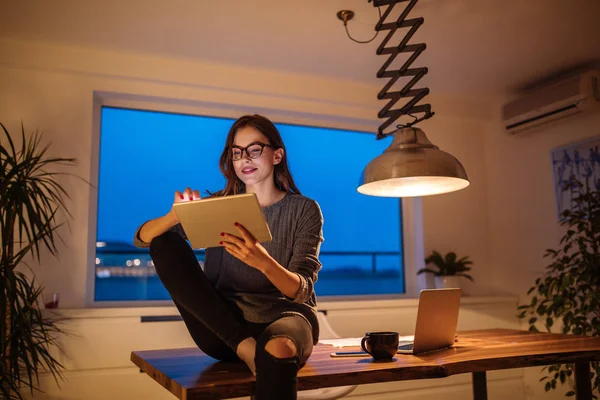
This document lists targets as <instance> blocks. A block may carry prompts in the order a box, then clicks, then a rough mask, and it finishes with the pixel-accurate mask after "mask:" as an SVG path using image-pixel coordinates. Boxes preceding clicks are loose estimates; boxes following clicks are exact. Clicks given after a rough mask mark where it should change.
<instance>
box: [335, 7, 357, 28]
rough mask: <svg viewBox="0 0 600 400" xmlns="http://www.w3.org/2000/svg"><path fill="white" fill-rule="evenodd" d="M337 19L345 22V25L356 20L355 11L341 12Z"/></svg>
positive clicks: (338, 13)
mask: <svg viewBox="0 0 600 400" xmlns="http://www.w3.org/2000/svg"><path fill="white" fill-rule="evenodd" d="M336 15H337V17H338V19H339V20H340V21H344V25H346V24H347V23H348V21H350V20H351V19H352V18H354V11H352V10H340V11H338V12H337V14H336Z"/></svg>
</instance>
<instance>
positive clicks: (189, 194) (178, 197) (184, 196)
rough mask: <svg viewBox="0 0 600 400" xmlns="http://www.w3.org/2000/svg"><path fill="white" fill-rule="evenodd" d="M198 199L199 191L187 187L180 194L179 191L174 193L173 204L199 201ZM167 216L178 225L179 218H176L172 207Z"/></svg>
mask: <svg viewBox="0 0 600 400" xmlns="http://www.w3.org/2000/svg"><path fill="white" fill-rule="evenodd" d="M200 198H201V197H200V192H199V191H197V190H192V189H191V188H189V187H188V188H186V189H185V190H184V191H183V192H180V191H179V190H177V191H176V192H175V197H174V199H173V203H182V202H184V201H190V200H199V199H200ZM169 214H171V217H172V218H173V219H174V220H175V221H177V223H179V218H177V214H175V210H174V209H173V207H171V211H169Z"/></svg>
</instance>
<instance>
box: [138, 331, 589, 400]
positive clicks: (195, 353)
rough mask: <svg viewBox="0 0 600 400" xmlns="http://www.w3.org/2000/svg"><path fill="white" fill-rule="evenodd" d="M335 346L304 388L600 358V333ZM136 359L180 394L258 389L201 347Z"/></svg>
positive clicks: (302, 381)
mask: <svg viewBox="0 0 600 400" xmlns="http://www.w3.org/2000/svg"><path fill="white" fill-rule="evenodd" d="M348 349H349V350H350V349H351V348H348ZM332 351H333V347H332V346H330V345H321V344H320V345H318V346H316V347H315V349H314V351H313V354H312V356H311V357H310V359H309V361H308V363H307V365H306V366H304V368H302V369H301V370H300V372H299V374H298V390H305V389H315V388H322V387H331V386H345V385H356V384H366V383H375V382H387V381H400V380H410V379H424V378H443V377H446V376H449V375H454V374H462V373H474V372H475V373H477V372H485V371H490V370H497V369H507V368H518V367H528V366H536V365H547V364H554V363H559V362H569V363H572V362H583V363H585V362H588V361H592V360H600V338H591V337H578V336H571V335H558V334H534V333H530V332H527V331H518V330H506V329H498V330H482V331H466V332H459V334H458V341H457V342H456V343H455V346H454V347H452V348H450V349H445V350H441V351H436V352H432V353H429V354H424V355H420V356H412V355H397V356H396V357H395V358H394V359H393V360H392V361H374V360H373V359H372V358H370V357H369V358H332V357H330V353H331V352H332ZM131 360H132V361H133V362H134V363H135V364H136V365H137V366H138V367H140V369H141V370H142V371H144V372H146V373H147V374H148V375H149V376H151V377H152V378H153V379H154V380H156V381H157V382H158V383H159V384H160V385H162V386H163V387H164V388H166V389H167V390H169V391H170V392H171V393H173V394H174V395H175V396H177V397H178V398H180V399H184V398H187V399H200V398H202V399H207V398H208V399H210V398H231V397H240V396H247V395H249V394H251V393H252V392H253V387H254V377H253V376H252V374H250V372H249V370H248V368H247V367H246V365H245V364H243V363H241V362H240V363H225V362H217V361H216V360H214V359H212V358H210V357H208V356H206V355H205V354H203V353H202V352H201V351H200V350H198V349H197V348H186V349H176V350H155V351H136V352H133V353H132V354H131ZM484 376H485V375H484ZM484 384H485V382H484ZM157 389H158V388H157Z"/></svg>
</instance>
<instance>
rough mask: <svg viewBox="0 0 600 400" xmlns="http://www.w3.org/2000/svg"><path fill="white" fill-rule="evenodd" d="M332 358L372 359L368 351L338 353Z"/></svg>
mask: <svg viewBox="0 0 600 400" xmlns="http://www.w3.org/2000/svg"><path fill="white" fill-rule="evenodd" d="M331 357H371V355H370V354H369V353H367V352H366V351H336V352H333V353H331Z"/></svg>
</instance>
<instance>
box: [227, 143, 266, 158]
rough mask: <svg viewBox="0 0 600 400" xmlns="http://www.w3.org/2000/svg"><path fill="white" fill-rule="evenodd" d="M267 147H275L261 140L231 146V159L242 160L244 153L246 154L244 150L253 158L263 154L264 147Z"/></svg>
mask: <svg viewBox="0 0 600 400" xmlns="http://www.w3.org/2000/svg"><path fill="white" fill-rule="evenodd" d="M265 147H270V148H274V147H273V146H271V145H270V144H266V143H260V142H255V143H250V144H249V145H248V146H246V147H241V146H231V159H232V160H233V161H238V160H241V159H242V154H244V151H245V152H246V154H247V155H248V157H250V158H252V159H254V158H258V157H260V155H261V154H262V152H263V149H264V148H265Z"/></svg>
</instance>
